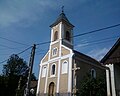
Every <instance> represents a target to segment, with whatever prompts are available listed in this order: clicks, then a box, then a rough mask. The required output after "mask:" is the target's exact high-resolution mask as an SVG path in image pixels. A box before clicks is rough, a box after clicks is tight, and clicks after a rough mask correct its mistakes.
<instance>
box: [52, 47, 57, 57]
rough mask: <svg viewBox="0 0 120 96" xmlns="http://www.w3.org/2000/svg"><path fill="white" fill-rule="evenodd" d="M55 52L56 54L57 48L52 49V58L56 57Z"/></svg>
mask: <svg viewBox="0 0 120 96" xmlns="http://www.w3.org/2000/svg"><path fill="white" fill-rule="evenodd" d="M57 52H58V48H57V47H55V48H53V49H52V56H56V55H57Z"/></svg>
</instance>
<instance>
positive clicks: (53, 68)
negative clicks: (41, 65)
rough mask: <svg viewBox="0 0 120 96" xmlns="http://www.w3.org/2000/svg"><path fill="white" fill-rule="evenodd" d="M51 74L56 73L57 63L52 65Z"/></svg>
mask: <svg viewBox="0 0 120 96" xmlns="http://www.w3.org/2000/svg"><path fill="white" fill-rule="evenodd" d="M51 75H55V64H53V65H52V68H51Z"/></svg>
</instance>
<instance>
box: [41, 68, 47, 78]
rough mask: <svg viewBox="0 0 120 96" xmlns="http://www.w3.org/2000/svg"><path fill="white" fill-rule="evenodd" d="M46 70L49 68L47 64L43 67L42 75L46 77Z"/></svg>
mask: <svg viewBox="0 0 120 96" xmlns="http://www.w3.org/2000/svg"><path fill="white" fill-rule="evenodd" d="M46 71H47V68H46V66H44V67H43V68H42V77H45V76H46Z"/></svg>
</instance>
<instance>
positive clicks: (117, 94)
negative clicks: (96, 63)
mask: <svg viewBox="0 0 120 96" xmlns="http://www.w3.org/2000/svg"><path fill="white" fill-rule="evenodd" d="M101 63H103V64H104V65H106V66H107V67H109V68H110V78H109V73H108V71H106V77H107V93H108V96H110V87H111V90H112V96H120V38H119V39H118V40H117V42H116V43H115V44H114V46H113V47H112V48H111V49H110V51H109V52H108V53H107V54H106V55H105V56H104V57H103V59H102V60H101ZM109 79H110V80H109ZM109 81H111V82H109Z"/></svg>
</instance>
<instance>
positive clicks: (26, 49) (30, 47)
mask: <svg viewBox="0 0 120 96" xmlns="http://www.w3.org/2000/svg"><path fill="white" fill-rule="evenodd" d="M30 48H32V46H30V47H28V48H26V49H24V50H23V51H21V52H19V53H17V54H16V55H20V54H22V53H24V52H25V51H27V50H29V49H30ZM7 60H8V59H6V60H3V61H1V62H0V64H2V63H4V62H6V61H7Z"/></svg>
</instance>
